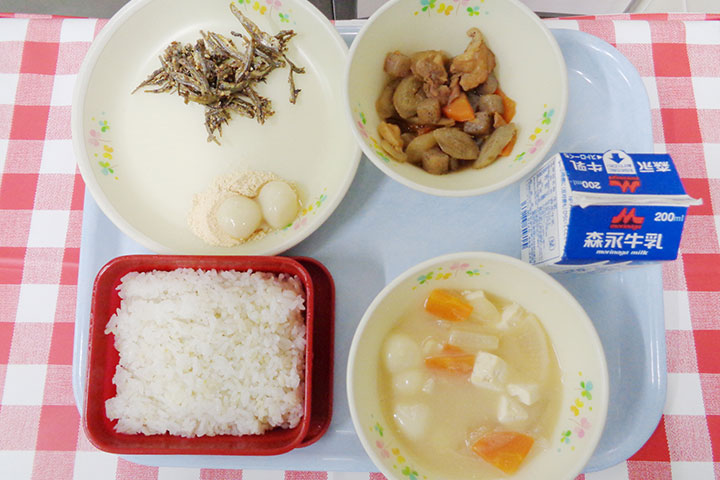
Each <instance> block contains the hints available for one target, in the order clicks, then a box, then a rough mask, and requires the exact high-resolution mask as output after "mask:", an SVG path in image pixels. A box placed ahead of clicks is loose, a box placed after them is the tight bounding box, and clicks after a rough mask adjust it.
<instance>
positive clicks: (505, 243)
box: [73, 24, 666, 472]
mask: <svg viewBox="0 0 720 480" xmlns="http://www.w3.org/2000/svg"><path fill="white" fill-rule="evenodd" d="M338 29H339V30H340V31H341V33H342V34H343V36H344V37H345V38H346V40H347V41H348V43H349V42H350V41H352V38H354V35H355V34H356V33H357V31H358V27H357V24H354V26H349V27H348V26H346V27H344V28H343V27H342V26H338ZM553 34H554V35H555V37H556V38H557V40H558V42H559V44H560V47H561V49H562V51H563V54H564V55H565V59H566V62H567V66H568V75H569V80H570V102H569V109H568V115H567V119H566V120H565V125H564V127H563V130H562V132H561V134H560V137H559V138H558V140H557V143H556V145H555V148H554V150H553V151H552V152H551V154H553V153H555V152H557V151H560V150H562V151H584V152H589V151H597V152H602V151H605V150H607V149H610V148H621V149H624V150H626V151H629V152H652V150H653V141H652V130H651V118H650V107H649V103H648V99H647V94H646V92H645V87H644V85H643V83H642V81H641V79H640V76H639V75H638V73H637V71H636V70H635V68H634V67H633V66H632V64H630V62H628V60H627V59H626V58H625V57H623V56H622V55H621V54H620V53H619V52H618V51H617V50H615V49H614V48H613V47H612V46H610V45H609V44H607V43H605V42H604V41H602V40H599V39H598V38H596V37H593V36H591V35H587V34H584V33H581V32H576V31H570V30H553ZM467 250H485V251H490V252H497V253H503V254H506V255H511V256H514V257H517V258H519V257H520V213H519V189H518V186H517V185H513V186H509V187H507V188H505V189H503V190H501V191H498V192H494V193H492V194H489V195H485V196H482V197H475V198H439V197H433V196H429V195H425V194H422V193H420V192H416V191H414V190H410V189H408V188H406V187H404V186H402V185H400V184H399V183H397V182H394V181H393V180H391V179H389V178H388V177H386V176H385V175H384V174H383V173H382V172H380V171H379V170H378V169H377V168H375V167H374V166H373V165H372V164H371V163H370V162H369V161H367V160H364V161H362V162H361V164H360V168H359V170H358V173H357V176H356V178H355V180H354V182H353V184H352V187H351V188H350V190H349V192H348V194H347V197H346V198H345V199H344V200H343V202H342V204H341V205H340V206H339V207H338V209H337V210H336V211H335V213H333V215H332V216H331V217H330V219H329V220H328V221H327V222H326V223H325V224H324V225H323V226H322V227H321V228H320V229H319V230H318V231H317V232H315V233H314V234H313V235H311V236H310V237H309V238H308V239H306V240H305V241H304V242H302V243H301V244H300V245H298V246H297V247H295V248H293V249H292V250H290V251H288V252H287V254H288V255H305V256H310V257H314V258H316V259H318V260H319V261H321V262H322V263H324V264H325V265H326V266H327V267H328V269H329V270H330V272H331V273H332V275H333V276H334V279H335V283H336V287H337V310H336V324H335V325H336V341H335V378H334V388H335V390H334V402H335V403H334V406H333V410H334V417H333V421H332V423H331V425H330V428H329V430H328V432H327V433H326V434H325V436H324V437H322V438H321V439H320V440H319V441H318V442H317V443H315V444H314V445H311V446H309V447H306V448H302V449H298V450H294V451H292V452H290V453H287V454H284V455H279V456H275V457H206V456H130V457H127V458H128V459H129V460H130V461H133V462H136V463H142V464H147V465H156V466H188V467H207V468H246V469H273V470H278V469H285V470H323V471H358V472H360V471H364V472H368V471H375V470H376V469H375V467H374V466H373V464H372V462H371V461H370V459H369V458H368V457H367V455H366V454H365V451H364V450H363V448H362V446H361V444H360V442H359V440H358V439H357V437H356V436H355V432H354V430H353V426H352V422H351V420H350V412H349V410H348V406H347V395H346V390H345V389H346V385H345V371H346V368H347V352H348V351H349V349H350V343H351V340H352V336H353V333H354V331H355V326H356V325H357V323H358V322H359V321H360V318H361V317H362V314H363V312H364V311H365V309H366V308H367V306H368V305H369V304H370V302H371V301H372V299H373V298H374V297H375V295H376V294H377V293H378V292H379V291H380V290H381V289H382V288H383V286H385V285H386V284H387V283H388V282H390V281H391V280H392V279H393V278H395V277H396V276H397V275H399V274H400V273H402V272H403V271H405V270H406V269H407V268H409V267H411V266H412V265H414V264H416V263H419V262H421V261H423V260H426V259H428V258H431V257H434V256H437V255H440V254H444V253H450V252H458V251H467ZM131 253H150V252H148V251H147V250H145V249H144V248H143V247H141V246H140V245H139V244H137V243H135V242H134V241H132V240H130V239H129V238H128V237H126V236H125V235H123V234H122V233H121V232H120V231H119V230H118V229H117V228H115V226H114V225H113V224H112V223H111V222H110V221H109V220H108V219H107V218H106V217H105V216H104V215H103V214H102V213H101V212H100V210H99V208H98V207H97V205H96V204H95V202H94V201H93V199H92V198H91V197H90V195H89V194H87V193H86V195H85V209H84V212H83V227H82V243H81V247H80V267H79V278H78V301H77V319H76V328H75V348H74V352H73V389H74V392H75V398H76V401H77V403H78V406H80V405H81V401H82V398H83V395H82V392H83V389H84V382H85V370H86V363H87V336H88V321H89V312H90V298H91V291H92V282H93V280H94V278H95V275H96V274H97V272H98V270H99V269H100V267H102V265H104V264H105V263H106V262H107V261H108V260H110V259H112V258H114V257H117V256H119V255H125V254H131ZM556 278H557V279H558V280H559V281H560V282H561V283H562V284H563V285H565V286H566V287H567V288H568V289H569V290H570V292H572V293H573V294H574V295H575V297H576V298H577V299H578V301H579V302H580V303H581V304H582V305H583V307H585V310H586V311H587V313H588V315H590V317H591V318H592V320H593V322H594V324H595V327H596V328H597V330H598V333H599V335H600V338H601V340H602V342H603V346H604V348H605V354H606V356H607V363H608V368H609V373H610V386H611V392H610V408H609V412H608V419H607V425H606V427H605V431H604V433H603V437H602V439H601V441H600V444H599V446H598V448H597V450H596V452H595V454H594V456H593V457H592V459H591V460H590V463H589V464H588V465H587V467H586V471H588V472H589V471H596V470H602V469H605V468H608V467H610V466H612V465H615V464H616V463H619V462H621V461H623V460H625V459H627V458H628V457H630V456H631V455H632V454H634V453H635V452H636V451H637V450H638V449H639V448H640V447H641V446H642V445H643V444H644V443H645V442H646V441H647V439H648V438H649V436H650V435H651V434H652V432H653V431H654V429H655V427H656V426H657V424H658V422H659V420H660V417H661V414H662V409H663V406H664V404H665V388H666V366H665V329H664V318H663V296H662V293H663V289H662V276H661V268H660V267H659V266H648V267H641V268H635V269H632V270H625V271H618V272H606V273H591V274H584V275H568V274H566V275H559V276H557V277H556Z"/></svg>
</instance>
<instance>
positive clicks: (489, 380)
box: [379, 289, 561, 479]
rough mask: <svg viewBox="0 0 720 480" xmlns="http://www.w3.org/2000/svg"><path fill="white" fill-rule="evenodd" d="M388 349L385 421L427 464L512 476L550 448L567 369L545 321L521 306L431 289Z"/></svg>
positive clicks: (468, 474)
mask: <svg viewBox="0 0 720 480" xmlns="http://www.w3.org/2000/svg"><path fill="white" fill-rule="evenodd" d="M381 356H382V358H381V362H380V363H381V374H380V384H379V394H380V400H381V405H382V409H383V415H384V417H385V418H386V420H387V422H386V423H387V424H388V425H389V426H390V428H391V430H393V431H394V432H395V434H396V437H397V438H398V439H399V440H400V441H401V442H402V446H403V449H404V450H406V451H407V452H408V454H409V456H411V457H412V458H417V459H422V460H423V462H424V464H425V466H426V468H427V469H428V470H431V471H434V472H441V473H442V475H443V476H444V477H447V478H463V479H485V478H496V477H497V476H498V475H500V476H510V475H512V474H513V473H515V472H516V471H518V470H519V469H521V468H522V467H523V465H525V464H526V463H527V462H528V459H529V458H531V457H533V456H535V455H537V453H538V452H539V451H541V450H544V449H546V448H548V445H549V444H550V436H551V435H552V430H553V427H554V425H555V423H556V421H557V418H558V414H559V409H560V400H561V399H560V395H561V393H560V392H561V384H560V371H559V367H558V364H557V359H556V357H555V352H554V350H553V348H552V345H551V343H550V341H549V340H548V337H547V334H546V332H545V330H544V328H543V326H542V324H541V323H540V321H539V320H538V318H537V317H536V316H535V315H534V314H532V313H530V312H528V311H526V310H525V309H524V308H523V307H522V306H520V305H518V304H517V303H513V302H509V301H507V300H505V299H503V298H500V297H498V296H495V295H492V294H490V293H488V292H485V291H483V290H473V291H467V290H443V289H436V290H433V291H431V292H430V294H429V295H428V296H427V297H426V298H425V299H424V302H417V303H416V304H414V305H412V306H411V307H410V308H409V309H408V310H407V311H405V312H404V313H403V314H402V315H401V316H400V318H398V319H397V321H396V324H395V325H394V327H393V328H392V330H391V331H390V332H389V334H388V335H387V337H386V338H385V339H384V342H383V345H382V350H381ZM503 474H505V475H503Z"/></svg>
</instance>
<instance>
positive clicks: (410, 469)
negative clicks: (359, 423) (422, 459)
mask: <svg viewBox="0 0 720 480" xmlns="http://www.w3.org/2000/svg"><path fill="white" fill-rule="evenodd" d="M371 422H374V424H373V425H372V426H371V427H370V432H371V433H372V434H374V435H375V443H374V445H373V446H374V447H375V450H377V452H378V455H380V457H381V458H383V459H392V462H393V463H392V468H393V469H395V470H399V471H400V473H401V474H402V475H403V476H405V477H407V478H408V480H420V479H423V480H427V478H428V477H427V476H426V475H421V474H419V473H418V471H417V470H416V469H415V467H414V466H413V465H411V464H409V463H408V461H407V459H406V458H405V457H404V456H403V454H402V452H401V451H400V449H399V448H398V447H396V446H394V444H393V442H392V441H389V440H388V439H387V437H386V436H385V427H383V426H382V425H381V424H380V422H378V421H376V420H375V417H373V416H371Z"/></svg>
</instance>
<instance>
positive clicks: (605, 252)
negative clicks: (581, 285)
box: [520, 150, 701, 272]
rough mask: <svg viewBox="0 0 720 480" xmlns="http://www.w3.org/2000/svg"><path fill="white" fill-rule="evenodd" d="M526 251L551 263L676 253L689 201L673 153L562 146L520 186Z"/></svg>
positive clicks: (603, 263)
mask: <svg viewBox="0 0 720 480" xmlns="http://www.w3.org/2000/svg"><path fill="white" fill-rule="evenodd" d="M520 200H521V204H520V208H521V215H522V218H521V235H522V250H521V254H522V259H523V260H525V261H526V262H529V263H531V264H534V265H536V266H538V267H540V268H542V269H544V270H546V271H551V272H556V271H588V270H595V269H598V268H608V267H613V266H618V265H627V264H634V263H645V262H656V261H662V260H674V259H675V258H676V257H677V252H678V247H679V245H680V237H681V234H682V229H683V224H684V222H685V216H686V214H687V209H688V207H689V206H690V205H697V204H699V203H701V202H699V201H697V200H694V199H692V198H691V197H689V196H688V195H687V194H686V193H685V189H684V188H683V185H682V183H681V182H680V177H679V176H678V173H677V170H676V169H675V165H674V164H673V161H672V159H671V158H670V156H669V155H666V154H646V153H643V154H637V153H631V154H628V153H625V152H623V151H621V150H610V151H607V152H605V153H559V154H557V155H555V156H553V157H552V158H551V159H550V160H549V161H547V162H546V163H545V164H544V165H543V166H542V167H541V168H540V169H539V170H538V171H537V172H536V173H535V174H534V175H532V176H531V177H530V178H528V179H527V180H526V181H524V182H523V183H522V185H521V187H520Z"/></svg>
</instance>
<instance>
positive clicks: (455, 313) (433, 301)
mask: <svg viewBox="0 0 720 480" xmlns="http://www.w3.org/2000/svg"><path fill="white" fill-rule="evenodd" d="M425 310H427V311H428V312H430V313H432V314H433V315H436V316H438V317H440V318H442V319H444V320H451V321H453V322H459V321H462V320H465V319H466V318H468V317H469V316H470V314H471V313H472V311H473V307H472V305H470V304H469V303H468V302H466V301H465V300H464V299H463V298H461V297H459V296H457V295H454V294H452V293H450V292H448V291H447V290H442V289H440V288H436V289H435V290H433V291H432V292H430V295H428V297H427V299H426V300H425Z"/></svg>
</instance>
